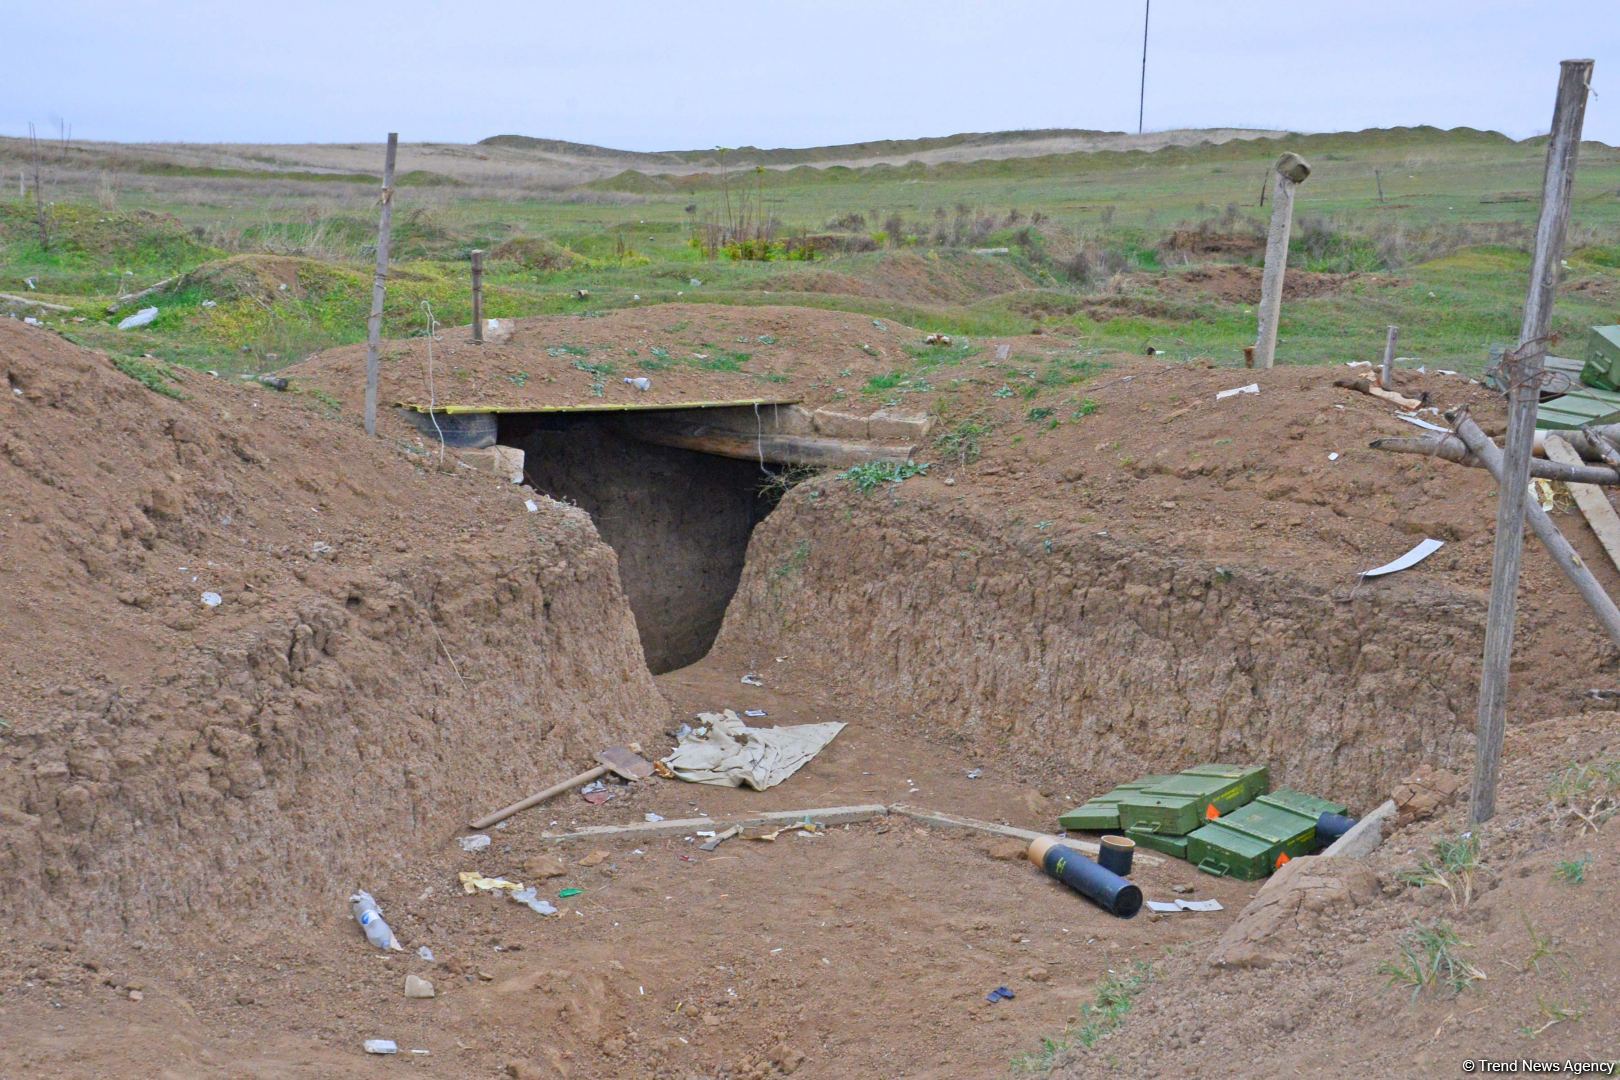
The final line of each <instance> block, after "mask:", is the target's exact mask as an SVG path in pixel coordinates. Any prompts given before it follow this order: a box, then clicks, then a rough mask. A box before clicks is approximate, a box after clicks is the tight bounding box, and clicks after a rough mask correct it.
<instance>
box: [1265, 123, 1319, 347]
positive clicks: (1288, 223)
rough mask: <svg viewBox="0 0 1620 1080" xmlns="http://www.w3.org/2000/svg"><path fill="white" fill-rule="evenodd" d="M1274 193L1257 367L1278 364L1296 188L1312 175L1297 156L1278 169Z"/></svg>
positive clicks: (1283, 159)
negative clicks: (1280, 327)
mask: <svg viewBox="0 0 1620 1080" xmlns="http://www.w3.org/2000/svg"><path fill="white" fill-rule="evenodd" d="M1275 172H1276V174H1277V180H1276V183H1275V185H1274V186H1273V187H1272V191H1271V228H1270V229H1268V230H1267V231H1266V272H1265V276H1264V277H1262V278H1261V279H1260V330H1259V334H1258V336H1257V337H1256V339H1255V343H1254V366H1255V367H1261V368H1269V367H1271V366H1272V365H1273V364H1275V363H1276V362H1277V321H1278V320H1279V319H1280V318H1282V293H1283V274H1284V272H1285V271H1287V269H1288V234H1289V232H1290V231H1292V229H1293V227H1294V189H1295V188H1296V187H1298V186H1299V185H1300V184H1303V183H1304V182H1305V178H1306V177H1307V176H1309V175H1311V167H1310V165H1308V164H1307V163H1306V161H1305V159H1304V158H1302V157H1300V156H1299V155H1298V154H1284V155H1283V156H1282V157H1280V158H1278V159H1277V164H1276V166H1275Z"/></svg>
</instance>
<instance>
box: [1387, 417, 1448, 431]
mask: <svg viewBox="0 0 1620 1080" xmlns="http://www.w3.org/2000/svg"><path fill="white" fill-rule="evenodd" d="M1395 419H1397V420H1405V421H1406V422H1407V423H1408V424H1414V425H1416V426H1417V427H1420V428H1422V429H1423V430H1424V431H1438V432H1439V433H1440V434H1442V435H1450V434H1451V429H1450V428H1448V427H1441V426H1440V425H1439V424H1431V423H1429V421H1427V420H1425V419H1423V417H1421V416H1418V415H1417V414H1416V413H1404V412H1398V413H1396V414H1395Z"/></svg>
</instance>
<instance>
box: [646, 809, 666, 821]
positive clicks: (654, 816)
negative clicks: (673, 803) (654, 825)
mask: <svg viewBox="0 0 1620 1080" xmlns="http://www.w3.org/2000/svg"><path fill="white" fill-rule="evenodd" d="M646 820H647V821H663V820H664V815H663V814H654V813H653V812H651V811H648V812H647V815H646Z"/></svg>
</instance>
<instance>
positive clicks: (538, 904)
mask: <svg viewBox="0 0 1620 1080" xmlns="http://www.w3.org/2000/svg"><path fill="white" fill-rule="evenodd" d="M512 899H513V900H516V901H517V902H518V903H520V904H525V905H527V906H528V908H529V910H531V911H533V912H534V913H535V914H537V915H556V914H558V911H557V905H556V904H553V903H552V902H551V901H550V900H542V899H540V894H539V893H538V892H537V891H536V890H535V889H534V888H533V887H532V886H531V887H529V888H527V889H516V890H514V891H513V892H512Z"/></svg>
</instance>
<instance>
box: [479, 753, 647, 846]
mask: <svg viewBox="0 0 1620 1080" xmlns="http://www.w3.org/2000/svg"><path fill="white" fill-rule="evenodd" d="M596 760H597V761H600V762H601V764H600V765H598V766H597V767H596V768H594V769H586V770H585V771H584V772H582V773H580V774H579V775H578V776H575V777H572V778H571V779H568V780H564V781H563V782H562V783H560V784H553V785H551V786H550V787H548V788H546V790H544V791H537V792H535V793H534V794H533V795H530V796H529V797H528V798H527V799H523V800H520V801H518V802H515V803H513V804H512V805H511V806H503V807H501V808H500V809H499V810H497V811H495V812H494V813H493V814H486V815H484V816H483V817H481V818H479V819H478V820H477V821H474V822H472V827H473V828H474V829H487V828H489V827H490V826H491V825H493V824H495V823H496V822H497V821H505V820H506V819H507V818H509V817H511V816H512V815H513V814H516V813H518V812H519V811H522V810H527V809H528V808H529V807H531V806H537V805H539V804H540V803H543V802H545V801H546V800H547V799H549V798H551V797H552V796H553V795H561V794H562V793H563V792H565V791H567V790H569V789H570V788H576V787H579V786H580V785H581V784H588V783H590V782H591V781H592V780H595V779H596V778H597V777H599V776H605V775H607V774H608V773H610V772H611V773H617V774H618V775H620V776H622V777H624V778H625V779H626V780H645V779H647V777H649V776H651V775H652V771H653V767H652V762H650V761H648V760H647V759H646V758H644V757H642V756H641V755H640V754H638V753H636V752H635V751H634V750H631V749H629V748H627V747H623V746H610V747H608V748H607V749H606V750H603V751H602V752H601V753H600V754H597V755H596Z"/></svg>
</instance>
